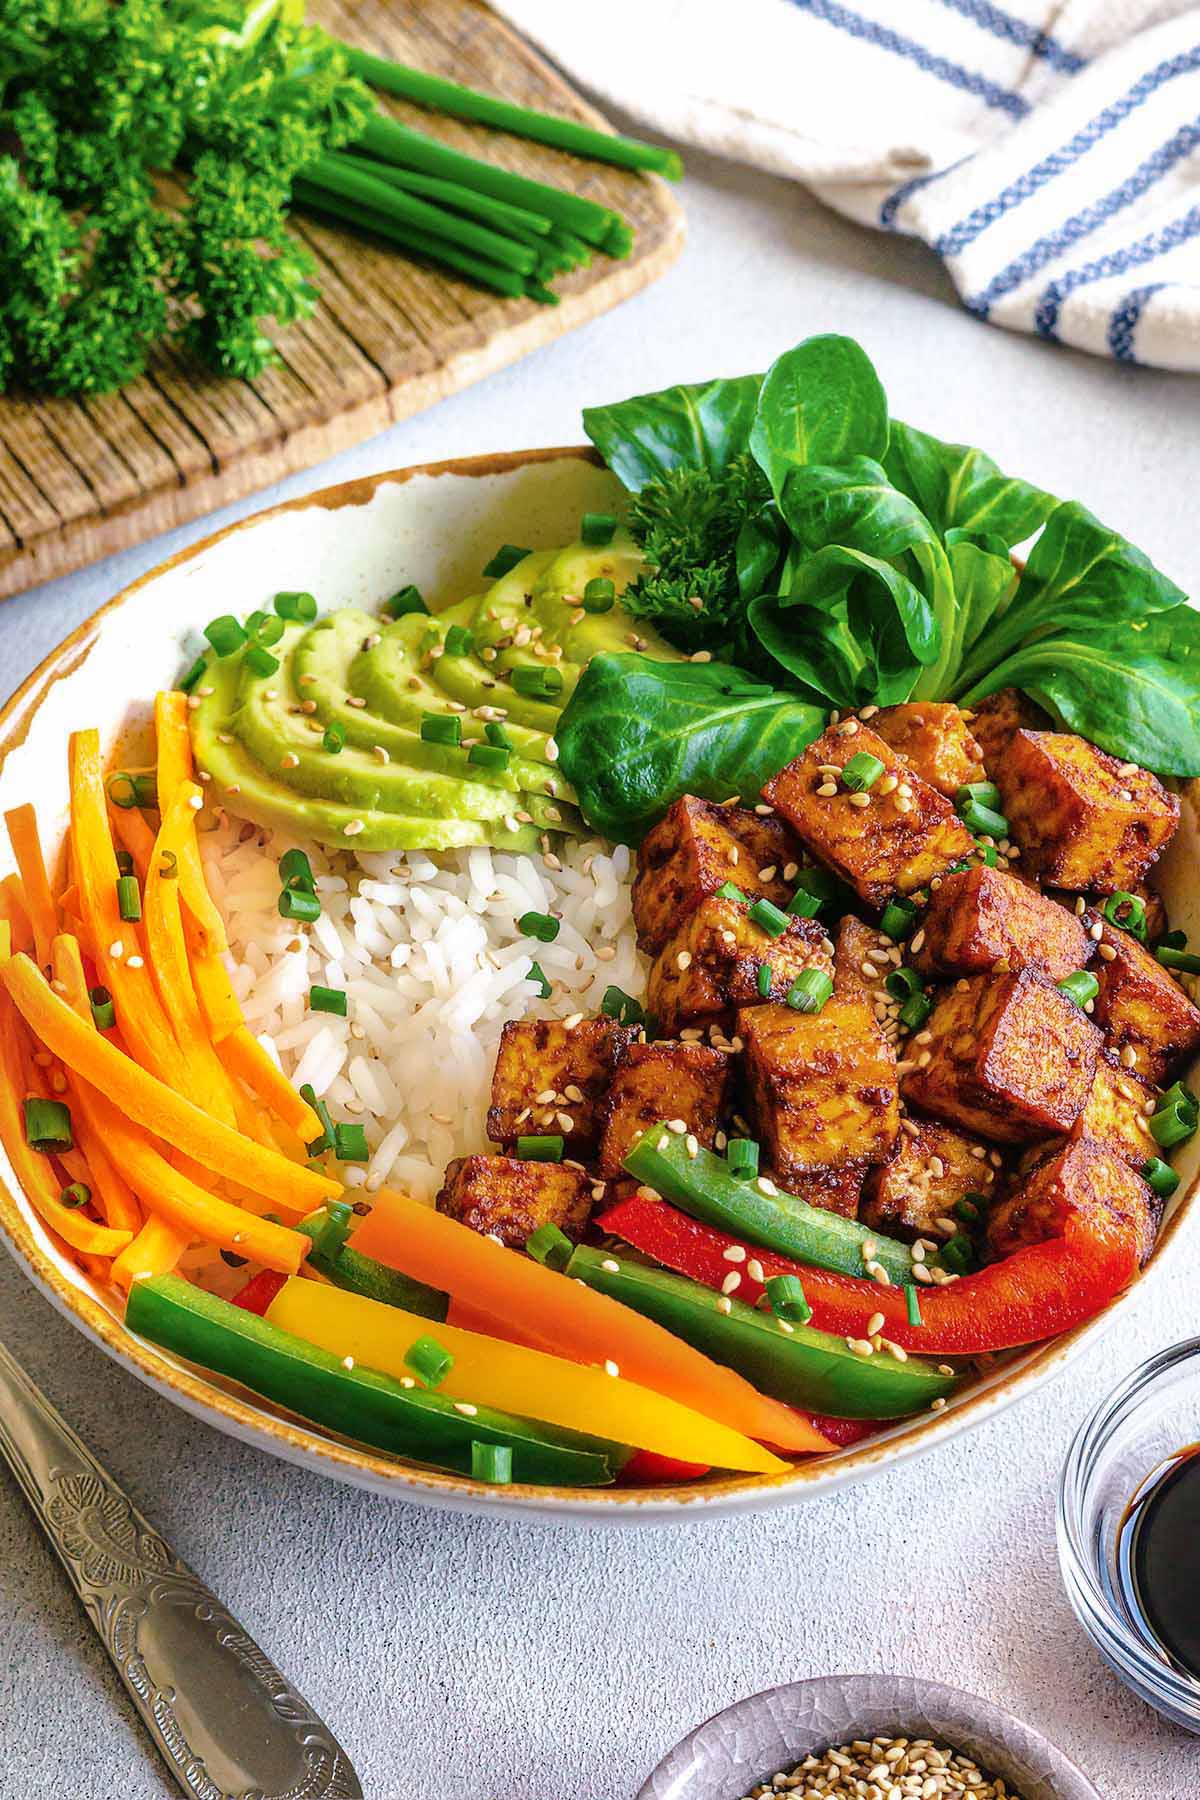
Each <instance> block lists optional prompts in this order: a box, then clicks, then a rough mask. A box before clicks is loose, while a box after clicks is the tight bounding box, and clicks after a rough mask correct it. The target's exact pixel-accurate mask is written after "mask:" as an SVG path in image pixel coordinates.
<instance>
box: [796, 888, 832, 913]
mask: <svg viewBox="0 0 1200 1800" xmlns="http://www.w3.org/2000/svg"><path fill="white" fill-rule="evenodd" d="M824 904H825V902H824V901H823V900H822V898H821V896H820V894H814V893H813V891H812V889H811V888H803V887H798V888H797V889H796V891H795V893H794V894H793V895H792V897H791V899H790V900H789V901H788V907H787V909H788V912H789V913H790V914H791V915H792V917H793V919H815V918H816V916H817V914H818V913H819V912H820V910H821V908H822V906H824Z"/></svg>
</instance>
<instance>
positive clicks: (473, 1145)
mask: <svg viewBox="0 0 1200 1800" xmlns="http://www.w3.org/2000/svg"><path fill="white" fill-rule="evenodd" d="M201 844H202V847H203V852H204V863H205V871H206V873H207V876H208V881H209V885H210V887H211V890H212V893H213V897H214V898H215V900H216V902H217V904H218V905H219V906H220V908H221V911H222V913H223V914H224V917H225V922H226V928H227V930H228V933H229V944H230V952H231V959H230V967H231V971H232V981H233V988H234V992H235V993H236V995H237V997H238V999H239V1001H240V1002H241V1005H242V1008H243V1011H244V1013H245V1016H246V1023H247V1024H248V1026H249V1027H250V1029H251V1031H253V1032H254V1033H255V1034H256V1035H257V1036H258V1037H259V1038H260V1040H261V1042H262V1043H263V1044H264V1045H265V1046H266V1047H267V1048H268V1049H269V1050H270V1051H272V1053H273V1054H274V1055H275V1057H276V1059H277V1060H278V1062H279V1064H280V1066H281V1067H282V1068H283V1070H284V1072H285V1073H286V1074H287V1075H288V1076H289V1077H290V1078H291V1080H292V1081H293V1082H294V1083H295V1084H296V1086H297V1087H299V1086H301V1085H302V1084H303V1083H305V1082H311V1084H312V1087H313V1089H314V1091H315V1093H316V1095H317V1097H318V1098H319V1099H323V1100H325V1101H326V1102H327V1103H328V1105H329V1109H330V1112H331V1113H332V1115H333V1117H334V1118H335V1119H346V1120H356V1121H358V1122H359V1123H361V1124H362V1125H364V1126H365V1128H366V1135H367V1143H368V1145H369V1147H370V1150H371V1160H370V1162H369V1163H366V1164H359V1165H352V1166H349V1167H347V1168H346V1169H345V1171H344V1174H345V1179H346V1180H347V1182H348V1183H349V1184H350V1185H352V1186H356V1187H357V1186H365V1187H366V1188H367V1189H369V1190H370V1189H374V1188H376V1187H379V1186H380V1185H381V1184H382V1183H384V1182H388V1183H390V1184H392V1185H394V1186H397V1187H400V1188H402V1189H404V1191H405V1192H407V1193H410V1194H412V1195H414V1196H415V1197H417V1198H419V1199H423V1200H431V1199H432V1198H433V1196H434V1195H435V1194H436V1192H437V1190H438V1188H439V1187H440V1185H441V1181H442V1174H443V1171H444V1169H445V1167H446V1164H447V1163H448V1162H449V1161H450V1159H451V1158H452V1157H455V1156H462V1155H466V1154H469V1153H470V1152H472V1151H478V1150H486V1149H487V1148H488V1142H487V1134H486V1131H485V1129H484V1115H485V1113H486V1111H487V1105H488V1098H489V1094H490V1091H491V1078H492V1068H493V1064H494V1062H495V1052H496V1047H497V1044H498V1042H499V1038H500V1031H501V1027H502V1026H503V1025H504V1024H505V1022H506V1021H507V1020H509V1019H521V1018H549V1017H558V1018H561V1017H565V1016H567V1015H569V1014H571V1013H575V1012H583V1013H594V1012H598V1011H599V1009H600V1002H601V999H602V998H603V995H604V990H605V988H606V987H608V986H609V985H611V984H615V985H616V986H618V987H621V988H624V989H625V991H626V992H627V993H631V994H635V995H639V996H640V995H641V993H642V991H643V987H644V974H643V969H642V965H641V961H640V959H639V956H638V953H637V949H636V946H635V941H634V930H633V922H632V917H631V912H630V869H631V857H630V853H629V851H628V850H627V849H625V848H624V847H622V846H618V847H616V848H615V849H612V848H610V847H608V846H606V845H604V844H601V843H600V842H598V841H596V840H595V839H592V840H590V841H588V842H579V841H577V840H567V841H565V842H562V841H559V842H557V844H556V849H557V857H556V859H555V860H560V861H561V864H562V866H561V867H560V868H554V867H552V866H548V865H547V863H546V861H545V859H543V858H542V857H538V858H536V859H535V858H532V857H529V856H514V855H510V854H508V853H507V852H500V851H491V850H456V851H450V852H448V853H444V854H441V853H439V854H436V855H434V854H427V853H426V852H424V851H409V852H407V853H403V854H400V853H396V854H391V855H359V856H355V855H351V854H349V853H346V852H340V851H334V852H325V851H322V850H320V849H318V848H317V847H316V846H315V845H312V844H308V843H301V845H300V848H301V849H303V850H304V851H305V852H306V853H307V855H308V857H309V860H310V862H311V864H312V868H313V873H314V875H315V876H316V882H317V892H318V894H319V896H320V900H321V916H320V918H319V919H317V920H316V921H314V923H313V924H312V925H297V924H293V923H290V922H289V921H287V920H285V919H281V918H280V916H279V911H278V900H279V889H280V882H279V858H280V857H281V856H282V854H283V852H284V851H285V850H286V849H289V848H290V847H291V840H289V839H286V838H283V837H281V836H278V835H272V834H271V833H268V832H264V831H259V830H257V829H255V828H253V827H251V826H249V825H241V824H239V823H238V822H236V821H230V822H229V823H228V824H226V825H222V826H221V827H220V828H219V829H217V830H215V831H212V832H209V833H206V834H204V835H203V836H202V838H201ZM531 910H532V911H535V912H544V913H549V914H551V915H552V916H553V917H555V918H557V919H558V920H559V921H560V929H559V933H558V936H557V938H556V939H555V940H554V942H553V943H551V944H543V943H540V942H536V941H533V940H530V939H529V938H526V937H523V936H522V935H521V932H520V930H519V929H518V926H517V920H518V919H519V918H520V917H521V915H522V914H523V913H526V912H529V911H531ZM534 961H536V962H538V963H539V964H540V965H541V967H542V968H543V969H544V971H545V973H546V977H547V979H548V980H549V981H550V982H552V983H553V991H552V993H551V995H550V997H549V999H546V1000H543V999H541V998H540V997H539V992H538V985H537V983H536V982H531V981H530V980H529V979H528V975H529V969H530V965H531V963H532V962H534ZM314 983H316V984H319V985H322V986H325V987H332V988H344V989H345V990H346V994H347V997H348V1017H347V1018H345V1019H342V1018H337V1017H335V1016H333V1015H330V1014H327V1013H319V1012H312V1011H310V1009H309V1004H308V996H309V989H310V987H312V986H313V984H314Z"/></svg>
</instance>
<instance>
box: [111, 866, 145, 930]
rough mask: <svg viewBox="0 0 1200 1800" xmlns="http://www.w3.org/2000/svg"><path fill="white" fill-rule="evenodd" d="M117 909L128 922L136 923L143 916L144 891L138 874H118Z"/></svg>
mask: <svg viewBox="0 0 1200 1800" xmlns="http://www.w3.org/2000/svg"><path fill="white" fill-rule="evenodd" d="M117 911H118V912H119V913H120V915H121V917H122V918H123V919H124V920H125V922H126V924H127V925H128V924H136V923H137V921H138V920H139V919H140V918H141V916H142V893H141V889H140V888H139V887H138V884H137V876H136V875H118V876H117Z"/></svg>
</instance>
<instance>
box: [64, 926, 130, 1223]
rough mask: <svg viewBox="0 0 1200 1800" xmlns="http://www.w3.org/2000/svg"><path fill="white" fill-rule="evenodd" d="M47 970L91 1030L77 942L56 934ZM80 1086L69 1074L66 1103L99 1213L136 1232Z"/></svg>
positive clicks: (122, 1185)
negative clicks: (91, 1181)
mask: <svg viewBox="0 0 1200 1800" xmlns="http://www.w3.org/2000/svg"><path fill="white" fill-rule="evenodd" d="M50 968H51V973H52V975H53V977H54V980H55V981H56V982H58V984H59V989H60V992H61V993H62V996H63V999H64V1000H65V1001H66V1002H67V1005H68V1006H71V1007H73V1008H74V1010H75V1012H76V1013H77V1014H78V1015H79V1017H80V1018H81V1019H82V1020H83V1022H84V1023H85V1024H86V1025H90V1026H91V1027H92V1029H93V1031H94V1030H95V1029H96V1022H95V1020H94V1019H93V1017H92V1008H91V1003H90V1000H89V998H88V986H87V976H86V974H85V973H84V967H83V956H82V954H81V953H80V949H79V943H78V940H77V939H75V938H73V937H71V936H70V935H69V934H67V933H65V932H60V933H59V935H58V936H57V937H56V938H55V939H54V940H53V942H52V944H51V946H50ZM82 1086H83V1084H82V1083H81V1082H80V1080H79V1077H78V1076H77V1075H74V1074H71V1073H68V1075H67V1101H68V1104H69V1105H70V1107H71V1119H72V1123H73V1125H74V1129H75V1133H76V1136H77V1137H78V1139H79V1144H80V1148H81V1150H82V1151H83V1154H84V1156H85V1157H86V1159H87V1162H88V1166H89V1168H90V1169H91V1171H92V1177H93V1180H94V1182H95V1188H96V1194H97V1198H98V1200H99V1204H100V1210H101V1211H102V1212H103V1214H104V1217H105V1220H106V1221H107V1223H108V1224H109V1225H114V1226H116V1227H118V1228H119V1229H120V1230H122V1231H132V1232H138V1231H140V1230H141V1227H142V1223H143V1220H142V1209H141V1207H140V1206H139V1205H138V1203H137V1201H136V1200H135V1199H134V1196H133V1193H132V1192H131V1190H130V1188H129V1186H128V1184H127V1183H126V1182H125V1181H124V1179H123V1178H122V1177H121V1176H120V1175H119V1174H118V1173H117V1171H116V1169H115V1168H114V1167H113V1164H112V1160H111V1158H110V1157H109V1154H108V1151H107V1149H106V1148H105V1145H104V1142H103V1139H102V1137H101V1136H100V1135H98V1134H97V1133H96V1132H95V1131H94V1130H93V1128H92V1124H91V1121H90V1120H89V1119H88V1118H86V1117H85V1116H84V1106H83V1103H82V1099H81V1092H80V1090H81V1088H82Z"/></svg>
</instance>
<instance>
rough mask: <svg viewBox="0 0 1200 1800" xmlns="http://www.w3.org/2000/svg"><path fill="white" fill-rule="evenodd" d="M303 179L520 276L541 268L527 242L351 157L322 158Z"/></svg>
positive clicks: (310, 168) (319, 158) (307, 170)
mask: <svg viewBox="0 0 1200 1800" xmlns="http://www.w3.org/2000/svg"><path fill="white" fill-rule="evenodd" d="M304 180H305V181H306V182H308V183H310V184H311V185H312V186H314V187H318V188H324V189H325V190H326V191H327V192H328V193H331V194H337V195H338V196H339V198H341V199H343V200H350V201H352V202H353V203H354V204H355V205H356V206H366V207H369V208H370V210H371V211H372V212H375V213H382V214H383V215H384V217H385V218H394V219H395V220H396V222H397V224H399V225H405V226H407V227H409V228H410V229H412V230H415V231H420V232H422V233H424V235H425V236H427V237H435V238H445V239H446V240H447V242H449V243H451V244H457V245H458V246H459V247H460V248H461V249H463V250H468V251H470V252H472V253H473V254H474V255H477V256H482V257H485V258H486V259H487V260H488V261H489V262H493V263H499V264H500V265H501V267H502V268H508V269H514V270H515V271H516V272H517V274H518V275H532V274H533V273H534V270H535V269H536V268H537V261H538V259H537V254H536V252H535V251H534V250H533V249H532V248H531V247H530V246H529V245H528V244H518V243H514V241H513V240H512V239H511V238H506V237H502V236H501V235H500V233H499V232H498V231H489V230H487V229H486V228H485V227H484V226H482V225H475V224H472V222H471V221H470V220H469V219H461V218H458V217H456V215H455V214H454V213H449V212H446V211H445V210H444V209H443V208H442V207H440V206H430V205H429V204H428V202H427V201H425V200H419V199H418V198H417V197H416V195H415V194H405V193H402V192H401V191H400V189H398V188H394V187H392V186H391V184H390V183H389V182H386V181H378V180H377V179H376V178H375V176H374V175H371V174H370V173H369V172H367V171H366V170H364V168H363V166H362V164H361V163H360V162H358V161H357V160H356V159H355V158H354V157H351V156H337V155H325V156H318V157H317V159H316V161H315V162H313V163H310V164H309V166H308V167H307V168H306V169H305V171H304Z"/></svg>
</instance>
